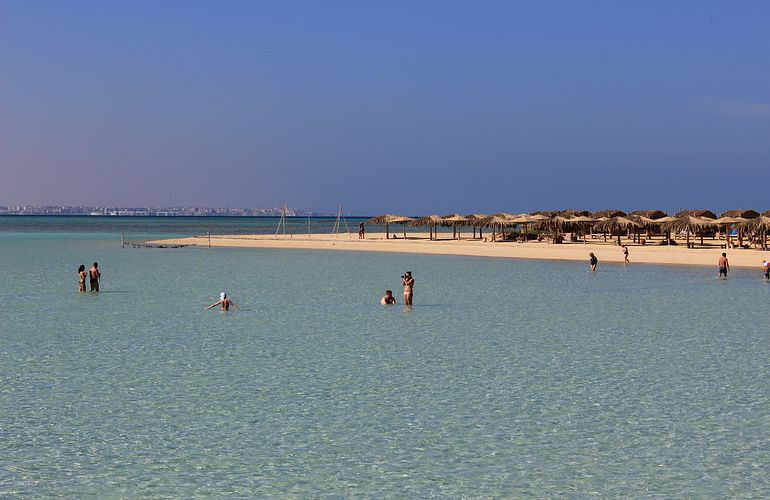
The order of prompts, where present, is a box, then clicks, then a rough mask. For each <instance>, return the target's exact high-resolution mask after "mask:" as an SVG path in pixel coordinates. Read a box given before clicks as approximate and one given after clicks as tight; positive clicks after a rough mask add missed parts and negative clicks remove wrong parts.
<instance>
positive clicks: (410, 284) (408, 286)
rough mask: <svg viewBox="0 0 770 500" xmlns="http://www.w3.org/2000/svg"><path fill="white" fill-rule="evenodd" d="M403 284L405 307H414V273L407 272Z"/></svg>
mask: <svg viewBox="0 0 770 500" xmlns="http://www.w3.org/2000/svg"><path fill="white" fill-rule="evenodd" d="M401 284H403V285H404V305H405V306H411V305H412V297H414V278H412V271H407V272H406V273H405V274H404V275H403V276H401Z"/></svg>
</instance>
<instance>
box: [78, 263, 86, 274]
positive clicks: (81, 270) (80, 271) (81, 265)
mask: <svg viewBox="0 0 770 500" xmlns="http://www.w3.org/2000/svg"><path fill="white" fill-rule="evenodd" d="M85 270H86V266H84V265H83V264H80V267H79V268H78V272H79V273H82V272H83V271H85Z"/></svg>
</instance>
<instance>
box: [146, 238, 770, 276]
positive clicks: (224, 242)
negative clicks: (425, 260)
mask: <svg viewBox="0 0 770 500" xmlns="http://www.w3.org/2000/svg"><path fill="white" fill-rule="evenodd" d="M397 236H398V239H385V234H384V233H369V234H367V235H366V239H365V240H359V239H358V235H357V234H351V235H350V236H348V235H347V234H341V235H339V237H333V236H331V235H329V234H312V235H309V236H308V235H307V234H304V235H303V234H296V235H293V236H289V235H287V236H283V235H280V236H278V237H275V236H273V235H216V236H215V235H212V236H211V246H212V247H215V246H216V247H245V248H282V249H297V250H345V251H365V252H403V253H418V254H438V255H461V256H469V257H495V258H500V257H502V258H516V259H547V260H577V261H586V262H587V261H588V253H589V252H594V253H595V254H596V256H597V257H598V259H599V262H600V263H601V262H623V254H622V252H621V248H620V247H619V246H617V244H613V243H611V242H609V241H608V242H607V243H604V242H603V241H602V240H601V239H597V240H590V239H589V242H588V243H563V244H558V245H555V244H552V243H548V242H534V241H530V242H527V243H514V242H501V241H497V242H492V241H486V242H485V241H483V240H479V239H470V235H463V239H461V240H459V241H458V240H452V239H448V238H449V237H448V236H446V235H440V238H441V239H439V240H434V241H431V240H429V239H428V234H427V233H408V239H403V234H397ZM391 237H392V233H391ZM466 237H467V238H468V239H465V238H466ZM152 243H158V244H174V245H179V244H183V245H197V246H203V247H206V246H208V245H209V239H208V238H207V237H206V236H201V237H189V238H179V239H167V240H157V241H154V242H152ZM624 243H625V242H624ZM706 243H707V244H708V243H710V244H711V245H712V246H711V247H709V248H694V249H688V248H686V247H685V245H684V241H682V242H679V245H677V246H659V245H639V244H632V243H630V242H628V245H629V247H628V248H629V253H630V260H631V263H632V264H633V263H644V264H670V265H697V266H713V267H715V268H716V265H717V260H718V259H719V255H720V254H721V253H722V252H725V251H726V252H727V255H728V258H729V259H730V265H731V266H734V267H754V268H757V269H759V268H760V267H761V265H762V261H763V260H764V259H765V258H770V251H768V252H762V251H759V250H754V249H737V248H736V249H729V250H724V249H722V248H720V246H719V243H720V242H719V241H716V240H711V241H710V240H707V241H706Z"/></svg>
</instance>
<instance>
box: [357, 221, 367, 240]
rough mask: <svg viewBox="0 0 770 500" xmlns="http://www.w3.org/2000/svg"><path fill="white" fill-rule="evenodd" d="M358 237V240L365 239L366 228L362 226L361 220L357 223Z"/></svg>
mask: <svg viewBox="0 0 770 500" xmlns="http://www.w3.org/2000/svg"><path fill="white" fill-rule="evenodd" d="M358 239H359V240H364V239H366V228H365V227H364V223H363V222H359V223H358Z"/></svg>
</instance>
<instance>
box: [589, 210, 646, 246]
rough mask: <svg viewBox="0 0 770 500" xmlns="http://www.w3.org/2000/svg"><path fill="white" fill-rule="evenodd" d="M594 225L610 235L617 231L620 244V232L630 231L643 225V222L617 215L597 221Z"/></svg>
mask: <svg viewBox="0 0 770 500" xmlns="http://www.w3.org/2000/svg"><path fill="white" fill-rule="evenodd" d="M594 227H595V228H596V229H598V230H600V231H606V232H609V233H610V235H611V234H612V233H613V232H617V233H618V245H620V233H622V232H623V231H628V230H629V229H631V228H637V227H642V224H641V223H640V222H636V221H635V220H632V219H629V218H628V217H623V216H615V217H608V218H606V219H604V220H603V221H600V222H597V223H596V226H594Z"/></svg>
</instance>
